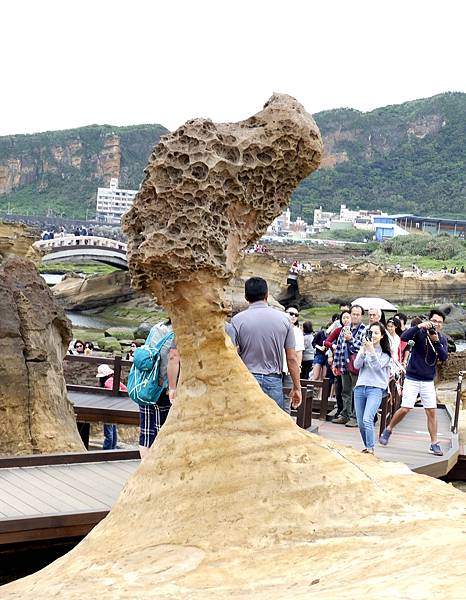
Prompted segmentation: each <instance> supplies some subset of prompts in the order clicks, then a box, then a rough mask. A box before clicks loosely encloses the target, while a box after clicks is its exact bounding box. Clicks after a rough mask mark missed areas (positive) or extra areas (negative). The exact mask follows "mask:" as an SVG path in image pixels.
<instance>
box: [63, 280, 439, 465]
mask: <svg viewBox="0 0 466 600" xmlns="http://www.w3.org/2000/svg"><path fill="white" fill-rule="evenodd" d="M245 298H246V300H247V301H248V304H249V306H248V308H247V309H246V310H244V311H242V312H239V313H238V314H236V315H235V316H234V317H233V318H232V319H231V322H230V323H226V324H225V331H226V333H227V334H228V335H229V337H230V339H231V341H232V342H233V344H234V345H235V346H236V349H237V351H238V353H239V356H240V357H241V359H242V361H243V362H244V364H245V366H246V367H247V369H248V370H249V371H250V372H251V374H252V375H253V376H254V378H255V379H256V381H257V383H258V384H259V386H260V388H261V389H262V390H263V391H264V393H265V394H267V395H268V396H269V397H270V398H271V399H272V400H274V401H275V402H276V403H277V405H278V406H279V407H280V408H281V409H282V410H284V411H285V412H287V413H290V412H291V409H292V408H295V409H296V408H298V407H299V405H300V404H301V401H302V397H301V384H302V380H312V381H322V380H323V379H324V378H325V377H327V378H329V379H330V383H331V385H332V390H333V396H334V397H335V401H336V414H335V416H334V418H333V421H332V422H333V423H334V424H337V425H341V426H346V427H359V431H360V435H361V439H362V442H363V445H364V448H363V452H365V453H368V454H374V451H375V433H374V422H375V420H376V416H377V412H378V411H379V409H380V407H381V404H382V401H383V398H384V396H386V395H387V393H388V387H389V382H390V381H393V382H395V384H396V385H397V386H399V388H400V392H402V400H401V406H400V408H399V409H398V411H397V412H396V413H395V414H394V416H393V418H392V420H391V421H390V423H389V424H388V425H387V427H386V428H385V430H384V431H383V432H382V434H381V436H380V439H379V443H380V444H381V445H383V446H385V445H387V444H388V442H389V440H390V437H391V435H392V433H393V431H394V428H395V427H396V426H397V425H398V424H399V423H400V422H401V420H402V419H403V418H404V417H405V416H406V414H408V413H409V411H410V410H411V409H412V408H413V407H414V405H415V403H416V401H420V402H421V403H422V406H423V407H424V408H425V410H426V415H427V425H428V430H429V434H430V438H431V444H430V447H429V451H430V452H431V453H433V454H435V455H437V456H441V455H442V454H443V452H442V449H441V447H440V444H439V442H438V439H437V420H436V412H435V408H436V393H435V387H434V378H435V374H436V365H437V363H438V362H439V361H445V360H446V359H447V357H448V352H447V339H446V337H445V336H444V335H443V334H442V333H441V330H442V326H443V323H444V321H445V315H444V314H443V313H442V312H441V311H440V310H437V309H432V310H431V311H430V314H429V316H428V317H427V318H423V317H415V318H414V319H412V320H411V322H410V324H409V325H408V323H407V321H408V318H407V316H406V315H405V314H403V313H398V314H395V315H394V316H393V317H390V318H388V319H387V318H386V317H385V315H384V313H383V312H382V311H381V310H380V309H379V308H378V307H373V308H369V310H368V311H367V317H366V311H365V310H364V308H363V307H362V306H360V305H358V304H353V305H351V304H349V303H342V304H340V311H339V312H338V313H335V314H334V315H333V316H332V319H331V322H330V323H328V324H327V325H326V326H325V327H322V328H318V329H314V327H313V324H312V322H311V321H309V320H305V321H304V322H302V323H300V321H299V317H300V312H299V308H298V306H295V305H290V306H288V307H287V308H286V310H285V312H282V311H279V310H276V309H275V308H272V307H271V306H269V304H268V302H267V298H268V287H267V282H266V281H265V280H264V279H262V278H261V277H252V278H250V279H248V280H247V281H246V283H245ZM140 345H141V344H140V342H136V341H134V342H133V343H132V345H131V349H130V350H129V351H128V354H127V356H126V358H127V359H128V360H132V359H133V357H134V353H135V352H138V348H139V346H140ZM147 346H150V347H157V348H158V350H157V351H158V353H159V356H160V370H159V371H158V372H157V376H158V385H159V392H158V394H159V395H158V396H157V401H156V402H153V403H151V402H149V403H147V404H146V403H142V404H140V405H139V412H140V437H139V447H140V454H141V457H142V458H143V457H144V456H145V455H146V454H147V451H148V449H149V448H150V446H151V445H152V444H153V442H154V440H155V438H156V436H157V434H158V432H159V431H160V428H161V427H162V426H163V424H164V422H165V420H166V418H167V416H168V413H169V410H170V406H171V402H172V401H173V399H174V397H175V394H176V387H177V381H178V375H179V372H180V357H179V353H178V350H177V348H176V339H175V335H174V332H173V330H172V326H171V322H170V320H168V321H166V322H164V323H161V324H158V325H156V326H154V327H153V328H152V329H151V332H150V334H149V337H148V339H147V340H146V344H145V346H143V348H144V347H147ZM93 351H94V348H93V346H92V343H91V342H83V341H81V340H76V341H75V342H74V345H73V347H72V349H71V352H72V353H77V354H92V352H93ZM96 376H97V378H98V379H99V384H100V386H101V387H105V388H106V389H113V370H112V369H111V368H110V367H109V366H108V365H99V368H98V371H97V375H96ZM128 385H129V384H128ZM401 385H402V390H401ZM120 389H121V390H123V391H126V387H125V386H124V385H123V384H121V386H120ZM130 395H131V394H130ZM116 445H117V429H116V426H115V425H113V424H105V425H104V446H103V447H104V448H105V449H112V448H115V447H116Z"/></svg>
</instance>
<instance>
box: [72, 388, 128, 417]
mask: <svg viewBox="0 0 466 600" xmlns="http://www.w3.org/2000/svg"><path fill="white" fill-rule="evenodd" d="M68 398H69V400H70V402H71V403H72V404H73V405H74V412H75V414H76V418H77V420H78V421H83V422H86V423H90V422H96V421H97V422H101V423H119V424H122V425H139V407H138V405H137V404H136V403H135V402H133V401H132V400H131V399H130V398H129V397H128V396H123V395H122V396H111V395H110V394H102V393H96V392H78V391H71V390H68Z"/></svg>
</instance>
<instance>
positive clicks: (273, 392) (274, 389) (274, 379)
mask: <svg viewBox="0 0 466 600" xmlns="http://www.w3.org/2000/svg"><path fill="white" fill-rule="evenodd" d="M253 375H254V377H255V379H256V381H257V383H258V384H259V385H260V387H261V389H262V391H263V392H264V394H267V396H269V397H270V398H272V400H275V402H276V403H277V404H278V406H279V407H280V408H281V409H282V410H285V403H284V400H283V387H282V378H281V375H280V376H279V375H261V374H260V373H253Z"/></svg>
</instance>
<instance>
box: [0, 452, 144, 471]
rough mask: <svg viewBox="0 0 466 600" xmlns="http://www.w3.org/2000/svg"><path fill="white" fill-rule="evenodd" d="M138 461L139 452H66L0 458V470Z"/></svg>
mask: <svg viewBox="0 0 466 600" xmlns="http://www.w3.org/2000/svg"><path fill="white" fill-rule="evenodd" d="M135 459H139V450H92V451H89V452H66V453H64V454H31V455H27V456H8V457H4V458H0V469H9V468H11V467H31V466H38V465H63V464H66V465H68V464H75V463H86V462H103V461H105V462H109V461H114V460H119V461H123V460H129V461H132V460H135Z"/></svg>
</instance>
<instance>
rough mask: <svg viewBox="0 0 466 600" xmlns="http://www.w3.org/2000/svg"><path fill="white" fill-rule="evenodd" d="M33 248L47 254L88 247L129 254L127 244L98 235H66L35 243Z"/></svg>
mask: <svg viewBox="0 0 466 600" xmlns="http://www.w3.org/2000/svg"><path fill="white" fill-rule="evenodd" d="M33 246H34V248H36V249H37V250H40V251H42V252H45V253H47V252H53V251H54V250H60V249H63V250H65V249H69V248H76V247H79V248H83V247H86V246H87V247H99V248H109V249H112V250H117V251H119V252H122V253H125V254H126V252H127V245H126V244H125V243H123V242H119V241H118V240H112V239H109V238H105V237H100V236H96V235H66V236H63V237H56V238H54V239H53V240H39V241H37V242H34V244H33Z"/></svg>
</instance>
